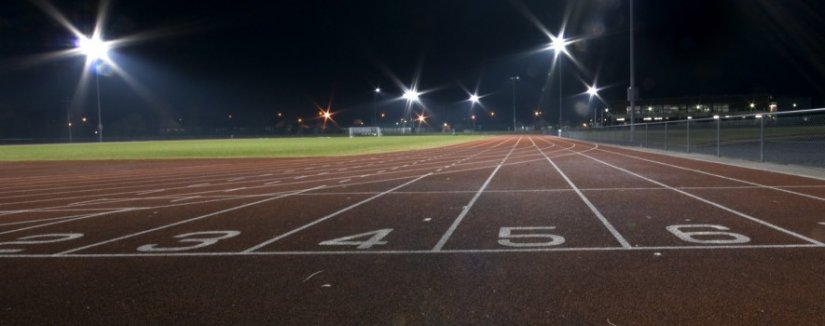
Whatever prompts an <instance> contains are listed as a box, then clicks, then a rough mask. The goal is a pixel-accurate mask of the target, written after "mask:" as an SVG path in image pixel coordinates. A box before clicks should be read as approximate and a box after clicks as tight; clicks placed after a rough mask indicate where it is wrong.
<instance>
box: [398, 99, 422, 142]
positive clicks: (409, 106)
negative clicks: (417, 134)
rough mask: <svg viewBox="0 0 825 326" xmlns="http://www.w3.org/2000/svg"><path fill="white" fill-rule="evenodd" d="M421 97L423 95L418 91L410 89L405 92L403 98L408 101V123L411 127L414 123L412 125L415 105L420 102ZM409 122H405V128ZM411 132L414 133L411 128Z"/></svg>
mask: <svg viewBox="0 0 825 326" xmlns="http://www.w3.org/2000/svg"><path fill="white" fill-rule="evenodd" d="M419 95H421V93H419V92H418V91H417V90H415V89H408V90H405V91H404V95H403V96H402V98H404V99H405V100H407V122H409V123H410V126H412V125H413V123H412V111H413V107H414V106H415V103H418V101H419V97H418V96H419ZM407 122H404V126H405V127H406V124H407ZM410 132H412V127H410Z"/></svg>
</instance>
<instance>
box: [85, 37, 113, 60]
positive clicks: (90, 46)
mask: <svg viewBox="0 0 825 326" xmlns="http://www.w3.org/2000/svg"><path fill="white" fill-rule="evenodd" d="M77 48H78V49H80V52H81V53H83V55H85V56H86V57H87V58H89V59H90V60H92V61H94V60H97V59H103V58H106V55H107V54H108V53H109V45H108V44H106V42H103V40H101V39H100V37H99V36H93V37H92V38H86V37H81V38H80V39H78V40H77Z"/></svg>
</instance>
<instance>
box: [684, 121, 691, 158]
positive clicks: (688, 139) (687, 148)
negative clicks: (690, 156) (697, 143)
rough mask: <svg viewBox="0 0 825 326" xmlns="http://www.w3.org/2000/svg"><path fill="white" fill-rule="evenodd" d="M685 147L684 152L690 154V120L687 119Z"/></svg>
mask: <svg viewBox="0 0 825 326" xmlns="http://www.w3.org/2000/svg"><path fill="white" fill-rule="evenodd" d="M686 121H687V123H686V124H687V146H686V147H685V151H686V152H688V153H690V119H687V120H686Z"/></svg>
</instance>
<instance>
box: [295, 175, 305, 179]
mask: <svg viewBox="0 0 825 326" xmlns="http://www.w3.org/2000/svg"><path fill="white" fill-rule="evenodd" d="M306 177H307V176H305V175H299V176H297V177H295V178H294V179H295V180H300V179H303V178H306Z"/></svg>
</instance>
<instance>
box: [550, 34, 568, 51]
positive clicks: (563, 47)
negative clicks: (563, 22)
mask: <svg viewBox="0 0 825 326" xmlns="http://www.w3.org/2000/svg"><path fill="white" fill-rule="evenodd" d="M569 43H570V41H568V40H566V39H565V38H564V37H563V36H562V35H559V36H558V37H552V36H551V37H550V49H552V50H553V51H554V52H556V54H561V53H567V44H569Z"/></svg>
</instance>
